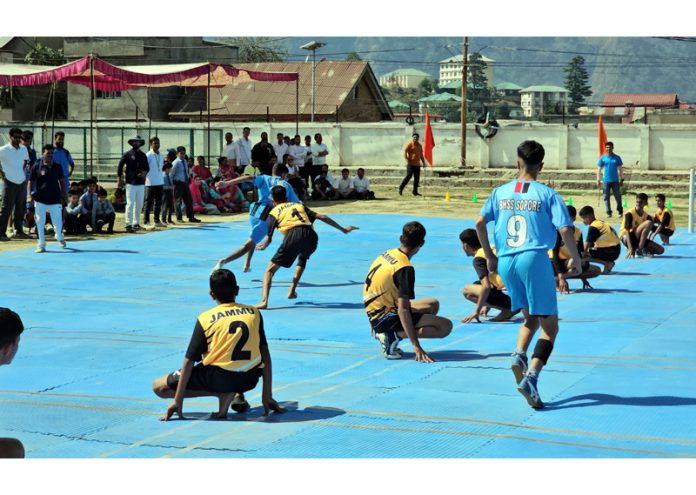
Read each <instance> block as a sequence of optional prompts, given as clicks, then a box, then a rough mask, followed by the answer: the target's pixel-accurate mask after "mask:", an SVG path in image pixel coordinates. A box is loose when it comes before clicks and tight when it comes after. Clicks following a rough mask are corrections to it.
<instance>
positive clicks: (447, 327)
mask: <svg viewBox="0 0 696 495" xmlns="http://www.w3.org/2000/svg"><path fill="white" fill-rule="evenodd" d="M442 320H443V321H442V325H441V327H440V328H441V330H440V333H441V334H442V337H443V338H444V337H447V336H448V335H449V334H450V333H452V328H454V324H453V323H452V320H450V319H448V318H442Z"/></svg>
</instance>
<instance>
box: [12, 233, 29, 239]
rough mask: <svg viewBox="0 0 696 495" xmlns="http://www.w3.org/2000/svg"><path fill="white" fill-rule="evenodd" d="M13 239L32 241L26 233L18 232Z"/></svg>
mask: <svg viewBox="0 0 696 495" xmlns="http://www.w3.org/2000/svg"><path fill="white" fill-rule="evenodd" d="M13 239H31V237H30V236H28V235H27V234H25V233H24V232H17V233H16V234H15V235H14V236H13Z"/></svg>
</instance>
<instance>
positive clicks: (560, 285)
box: [556, 277, 570, 294]
mask: <svg viewBox="0 0 696 495" xmlns="http://www.w3.org/2000/svg"><path fill="white" fill-rule="evenodd" d="M556 290H558V292H560V293H561V294H570V289H569V288H568V281H567V280H566V279H565V278H563V277H558V279H557V280H556Z"/></svg>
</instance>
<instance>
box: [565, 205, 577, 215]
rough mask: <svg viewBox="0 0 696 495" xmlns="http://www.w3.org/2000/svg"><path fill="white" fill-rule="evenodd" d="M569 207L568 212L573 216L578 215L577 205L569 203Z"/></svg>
mask: <svg viewBox="0 0 696 495" xmlns="http://www.w3.org/2000/svg"><path fill="white" fill-rule="evenodd" d="M567 208H568V214H569V215H570V216H571V217H575V216H577V214H578V210H576V209H575V206H573V205H568V206H567Z"/></svg>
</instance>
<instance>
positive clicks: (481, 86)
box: [467, 52, 491, 109]
mask: <svg viewBox="0 0 696 495" xmlns="http://www.w3.org/2000/svg"><path fill="white" fill-rule="evenodd" d="M487 67H488V64H486V62H484V61H483V55H481V53H480V52H474V53H472V54H471V55H470V56H469V70H468V84H467V91H468V94H467V97H468V98H469V99H470V100H471V101H472V102H473V103H474V106H476V107H479V108H481V109H482V108H483V106H484V105H485V104H486V103H487V102H488V99H489V98H490V95H491V91H490V89H489V88H488V77H487V76H486V68H487Z"/></svg>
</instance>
